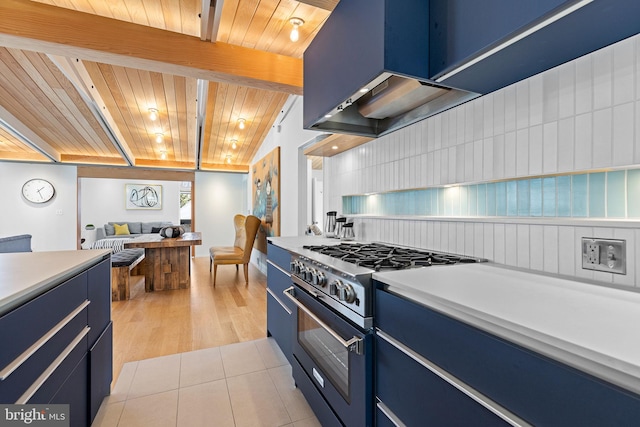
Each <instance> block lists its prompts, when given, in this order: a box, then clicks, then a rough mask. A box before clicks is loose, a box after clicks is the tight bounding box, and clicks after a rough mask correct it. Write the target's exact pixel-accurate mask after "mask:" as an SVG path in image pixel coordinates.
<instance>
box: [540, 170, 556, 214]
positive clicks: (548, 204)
mask: <svg viewBox="0 0 640 427" xmlns="http://www.w3.org/2000/svg"><path fill="white" fill-rule="evenodd" d="M542 215H543V216H549V217H553V216H556V178H555V177H551V178H544V179H543V180H542ZM558 216H560V215H558Z"/></svg>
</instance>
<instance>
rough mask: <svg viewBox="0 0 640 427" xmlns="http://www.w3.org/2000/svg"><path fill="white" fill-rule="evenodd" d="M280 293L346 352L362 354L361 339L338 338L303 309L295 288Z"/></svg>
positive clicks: (335, 333) (327, 326)
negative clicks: (327, 333)
mask: <svg viewBox="0 0 640 427" xmlns="http://www.w3.org/2000/svg"><path fill="white" fill-rule="evenodd" d="M282 293H283V294H284V295H285V296H286V297H287V298H289V299H290V300H291V301H293V303H294V304H295V305H297V306H298V308H299V309H300V310H302V311H304V312H305V313H306V314H307V316H309V317H311V318H312V319H313V320H314V321H315V322H316V323H317V324H318V325H320V327H322V329H324V330H325V331H327V332H329V334H331V336H332V337H333V338H334V339H335V340H336V341H338V342H339V343H340V344H342V345H343V346H344V348H346V349H347V350H348V351H352V352H354V353H355V354H357V355H362V354H364V342H363V340H362V338H360V337H357V336H354V337H353V338H351V339H350V340H345V339H343V338H342V337H341V336H340V334H338V333H337V332H336V331H334V330H333V329H331V328H330V327H329V325H327V324H326V323H324V322H323V321H322V320H320V318H319V317H318V316H316V315H315V314H314V313H313V312H312V311H311V310H309V309H308V308H307V307H305V305H304V304H302V303H301V302H300V301H298V299H297V298H296V297H295V287H293V286H291V287H289V288H287V289H285V290H284V291H282Z"/></svg>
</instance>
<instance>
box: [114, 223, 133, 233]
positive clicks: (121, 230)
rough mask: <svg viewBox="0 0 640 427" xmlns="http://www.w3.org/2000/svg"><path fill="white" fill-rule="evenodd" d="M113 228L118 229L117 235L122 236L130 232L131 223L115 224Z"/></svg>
mask: <svg viewBox="0 0 640 427" xmlns="http://www.w3.org/2000/svg"><path fill="white" fill-rule="evenodd" d="M113 228H115V230H116V236H122V235H125V234H131V233H129V225H128V224H122V225H119V224H113Z"/></svg>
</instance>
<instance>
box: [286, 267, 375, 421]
mask: <svg viewBox="0 0 640 427" xmlns="http://www.w3.org/2000/svg"><path fill="white" fill-rule="evenodd" d="M296 279H297V278H296ZM284 293H285V295H286V296H287V297H288V298H289V299H291V300H292V301H293V302H294V303H295V304H296V306H297V310H298V313H297V314H298V316H297V318H298V320H297V325H296V333H295V335H296V337H295V340H294V342H293V355H294V357H295V359H296V361H297V362H298V363H299V364H300V366H301V367H302V369H303V371H304V372H305V373H306V375H307V376H308V377H309V378H310V379H311V381H312V382H313V384H314V385H315V386H316V389H317V390H318V392H319V393H320V394H321V395H322V397H323V399H324V400H325V401H326V402H327V403H328V404H329V406H330V407H331V409H332V410H333V411H334V412H335V413H336V415H337V416H338V418H339V419H340V420H341V422H342V423H343V424H345V425H348V426H366V425H371V423H372V418H373V415H372V407H373V403H372V402H373V395H372V393H373V387H372V378H373V354H372V352H373V335H372V331H368V332H363V331H361V330H359V329H358V328H356V327H355V326H353V325H351V324H350V323H349V322H347V321H346V320H344V319H343V318H342V317H341V316H340V315H339V314H337V313H335V312H334V311H332V310H331V309H330V308H328V307H327V306H325V305H324V304H323V303H322V301H321V299H322V296H321V295H317V294H314V295H312V294H310V293H309V292H307V291H305V290H303V289H302V288H300V287H299V286H295V285H294V286H292V287H290V288H288V289H286V290H285V291H284Z"/></svg>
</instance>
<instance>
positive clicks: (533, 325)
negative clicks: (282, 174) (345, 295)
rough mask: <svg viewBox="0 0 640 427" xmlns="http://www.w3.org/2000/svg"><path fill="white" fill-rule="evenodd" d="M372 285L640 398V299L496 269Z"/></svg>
mask: <svg viewBox="0 0 640 427" xmlns="http://www.w3.org/2000/svg"><path fill="white" fill-rule="evenodd" d="M373 278H374V279H376V280H378V281H381V282H383V283H385V284H387V285H389V286H388V290H389V291H390V292H392V293H395V294H398V295H400V296H404V297H406V298H408V299H411V300H414V301H416V302H418V303H420V304H423V305H425V306H427V307H430V308H433V309H435V310H437V311H439V312H442V313H444V314H446V315H449V316H451V317H453V318H456V319H459V320H461V321H463V322H465V323H468V324H471V325H473V326H476V327H478V328H480V329H483V330H485V331H487V332H489V333H492V334H494V335H497V336H500V337H502V338H504V339H507V340H509V341H512V342H515V343H517V344H520V345H522V346H523V347H526V348H529V349H532V350H534V351H536V352H538V353H541V354H544V355H546V356H548V357H550V358H553V359H555V360H558V361H561V362H563V363H566V364H568V365H570V366H573V367H575V368H578V369H580V370H582V371H585V372H588V373H590V374H592V375H594V376H597V377H599V378H602V379H604V380H606V381H609V382H612V383H614V384H617V385H619V386H621V387H624V388H626V389H629V390H632V391H634V392H635V393H640V333H639V332H638V330H639V329H638V328H640V293H636V292H630V291H625V290H618V289H613V288H607V287H604V286H597V285H591V284H584V283H579V282H576V281H572V280H564V279H561V278H556V277H550V276H545V275H538V274H533V273H527V272H522V271H517V270H512V269H508V268H502V267H500V266H496V265H494V264H466V265H456V266H445V267H427V268H417V269H411V270H401V271H392V272H381V273H375V274H374V275H373ZM416 326H418V325H416Z"/></svg>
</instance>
